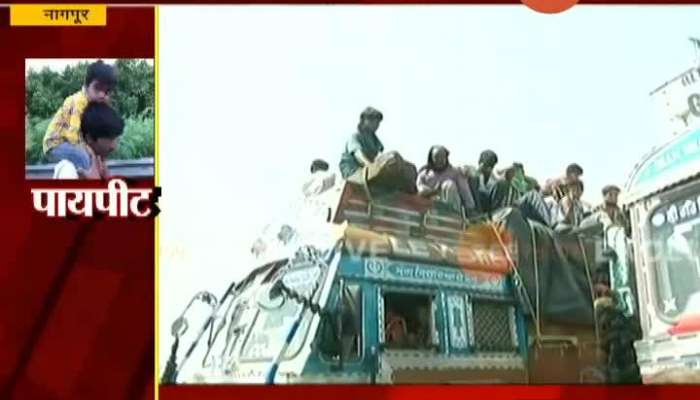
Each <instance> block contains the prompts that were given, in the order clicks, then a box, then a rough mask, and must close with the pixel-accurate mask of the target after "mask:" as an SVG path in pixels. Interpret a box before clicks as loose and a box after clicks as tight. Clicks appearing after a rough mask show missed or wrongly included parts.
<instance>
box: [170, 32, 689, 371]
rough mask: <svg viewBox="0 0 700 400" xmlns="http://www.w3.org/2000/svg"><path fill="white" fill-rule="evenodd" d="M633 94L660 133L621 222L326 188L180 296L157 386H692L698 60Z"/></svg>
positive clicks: (358, 187)
mask: <svg viewBox="0 0 700 400" xmlns="http://www.w3.org/2000/svg"><path fill="white" fill-rule="evenodd" d="M691 40H693V42H694V44H695V45H696V46H697V48H698V49H700V40H696V39H691ZM651 96H652V100H653V101H654V102H656V103H657V104H658V105H660V106H661V108H662V109H663V111H664V113H665V120H666V122H667V124H668V126H667V131H669V132H671V133H672V135H671V137H670V138H668V140H666V141H665V142H664V143H663V144H662V145H661V146H658V147H656V148H654V149H653V150H652V151H651V152H649V153H648V154H647V155H645V156H644V157H643V158H642V160H641V161H640V162H639V163H638V164H637V165H636V166H635V167H634V169H633V171H632V173H631V174H630V176H629V179H628V181H627V183H626V184H625V187H624V192H623V206H624V210H625V211H626V213H627V215H628V219H629V226H628V227H623V226H618V225H615V224H609V223H595V219H594V220H593V221H594V223H591V224H588V225H586V226H585V227H581V228H580V229H576V230H574V231H572V232H565V233H561V232H553V231H552V230H551V229H550V228H549V227H546V226H543V225H542V224H540V223H538V222H534V221H531V220H528V219H526V218H524V217H523V216H522V215H521V214H520V213H519V210H518V209H517V208H506V209H502V210H500V211H498V212H496V213H494V214H493V215H490V216H489V217H488V218H485V219H484V218H482V219H468V218H465V216H464V215H461V214H459V213H455V212H454V211H452V210H450V209H449V208H448V207H444V205H441V204H440V202H436V201H432V200H429V199H424V198H422V197H419V196H417V195H415V194H406V193H400V192H396V191H383V190H381V188H376V187H375V188H373V187H371V185H370V184H369V183H368V182H367V181H364V182H351V181H339V182H338V183H337V184H336V185H335V186H333V187H332V188H331V189H329V190H327V191H326V192H324V193H322V194H321V195H318V196H314V197H312V198H309V199H307V200H306V201H305V203H304V204H303V205H302V206H301V207H300V212H299V213H298V215H295V216H294V217H291V216H290V218H289V220H288V221H287V222H286V223H283V224H278V225H273V226H270V227H268V229H267V231H266V232H265V234H264V235H263V237H261V238H260V239H259V240H258V241H256V243H255V245H254V246H253V249H252V251H253V252H254V253H255V254H256V255H257V257H258V261H257V262H258V266H257V267H256V268H255V269H253V270H252V272H250V274H249V275H248V276H247V277H246V278H245V279H243V280H242V281H240V282H232V283H231V284H230V286H229V288H228V290H227V291H226V292H225V293H224V294H223V295H222V297H221V299H220V300H218V299H217V298H216V296H214V295H213V294H211V293H210V292H206V291H205V292H200V293H198V294H197V295H195V296H194V297H193V298H192V300H191V301H190V302H189V303H188V305H187V307H186V308H185V311H183V313H182V314H181V316H180V317H179V318H177V320H176V321H175V322H174V323H173V326H172V335H173V344H172V348H171V352H170V359H169V360H168V363H167V365H166V367H165V370H164V372H163V376H162V379H161V383H162V384H179V383H217V384H222V383H230V384H235V383H245V384H250V383H259V384H288V383H365V384H367V383H370V384H372V383H406V382H407V383H529V384H542V383H547V384H564V383H639V382H643V383H664V382H665V383H668V382H677V383H691V382H692V383H700V212H699V211H700V62H696V63H695V65H694V66H693V67H692V68H689V69H687V70H686V71H684V72H683V73H682V74H680V75H678V76H677V77H675V78H674V79H672V80H670V81H668V82H665V83H664V84H663V85H661V86H660V87H659V88H657V89H656V90H654V91H653V92H652V93H651ZM601 286H603V287H605V288H607V289H608V290H607V291H606V293H604V294H601V293H598V289H599V288H600V287H601ZM195 303H202V304H205V306H206V307H205V308H206V310H207V312H206V313H205V314H204V316H203V317H202V318H201V320H200V321H198V322H199V323H198V324H197V323H195V324H193V323H192V322H191V320H192V316H191V315H190V314H191V313H188V312H189V311H188V310H190V309H191V307H192V305H193V304H195ZM189 325H194V326H198V327H199V329H198V330H196V331H193V330H190V329H188V327H189Z"/></svg>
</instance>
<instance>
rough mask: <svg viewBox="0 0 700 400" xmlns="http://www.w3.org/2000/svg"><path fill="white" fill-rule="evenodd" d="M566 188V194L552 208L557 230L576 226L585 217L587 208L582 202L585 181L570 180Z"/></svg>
mask: <svg viewBox="0 0 700 400" xmlns="http://www.w3.org/2000/svg"><path fill="white" fill-rule="evenodd" d="M566 189H567V191H566V195H565V196H564V197H562V198H561V200H559V202H558V203H557V205H556V206H555V207H554V209H553V210H552V218H553V220H554V221H553V222H554V224H555V228H556V229H557V230H567V229H569V228H576V227H578V226H579V224H580V223H581V221H582V220H583V218H584V217H585V208H584V205H583V203H582V202H581V195H582V194H583V182H581V181H570V182H569V183H568V184H567V186H566Z"/></svg>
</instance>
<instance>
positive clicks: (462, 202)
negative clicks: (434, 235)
mask: <svg viewBox="0 0 700 400" xmlns="http://www.w3.org/2000/svg"><path fill="white" fill-rule="evenodd" d="M449 156H450V152H449V150H447V148H445V147H444V146H433V147H431V148H430V151H429V152H428V162H427V163H426V165H425V166H423V167H422V168H421V169H420V171H419V172H418V178H417V180H416V187H417V189H418V194H419V195H421V196H423V197H428V198H432V199H438V200H440V201H442V202H443V203H445V204H447V205H448V206H449V207H450V208H451V209H453V210H454V211H456V212H458V213H460V215H461V214H462V213H463V212H464V215H466V216H467V217H471V216H476V215H477V214H478V213H479V212H478V211H477V206H476V202H475V201H474V196H473V195H472V191H471V188H470V187H469V182H468V181H467V178H466V177H465V176H464V175H462V174H461V173H460V172H459V171H458V170H457V169H456V168H454V167H453V166H452V165H450V160H449Z"/></svg>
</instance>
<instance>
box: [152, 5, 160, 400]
mask: <svg viewBox="0 0 700 400" xmlns="http://www.w3.org/2000/svg"><path fill="white" fill-rule="evenodd" d="M154 8H155V9H154V15H155V23H154V27H155V39H156V43H155V57H154V59H153V63H154V64H155V108H156V109H155V130H156V132H155V133H156V134H155V149H154V151H155V160H154V168H155V185H156V186H159V185H160V168H159V166H158V164H159V161H160V156H159V154H158V153H159V152H158V147H159V146H160V129H159V121H158V118H159V115H160V110H159V106H158V99H159V96H158V79H159V69H160V58H159V51H158V50H159V27H158V21H159V10H160V9H159V7H158V6H157V5H155V6H154ZM155 228H156V232H155V233H156V237H155V249H154V250H155V290H154V303H155V339H154V343H155V349H154V353H155V368H154V370H153V374H154V375H155V376H154V378H153V386H154V387H155V388H154V390H155V397H154V398H155V400H158V388H159V387H160V365H159V364H160V361H159V360H160V348H159V338H160V331H159V326H160V324H159V323H160V317H159V315H158V308H159V293H158V289H159V286H160V285H159V267H160V265H159V256H160V217H156V221H155Z"/></svg>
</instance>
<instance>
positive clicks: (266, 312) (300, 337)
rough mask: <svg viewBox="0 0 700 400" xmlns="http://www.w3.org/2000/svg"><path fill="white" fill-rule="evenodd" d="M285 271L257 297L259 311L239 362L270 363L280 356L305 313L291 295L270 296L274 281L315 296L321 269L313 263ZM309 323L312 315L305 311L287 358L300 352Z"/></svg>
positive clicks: (287, 352)
mask: <svg viewBox="0 0 700 400" xmlns="http://www.w3.org/2000/svg"><path fill="white" fill-rule="evenodd" d="M283 271H284V272H283V275H282V276H279V277H275V278H274V279H272V280H271V282H270V284H269V285H263V286H261V287H260V291H259V292H258V294H257V296H256V302H257V308H258V310H259V312H258V314H257V316H256V318H255V321H253V324H252V326H251V329H250V331H249V332H248V334H247V337H246V339H245V342H244V343H243V347H242V349H241V356H240V360H241V361H243V362H246V361H248V362H256V361H270V360H273V359H274V358H275V357H277V355H278V353H279V352H280V351H281V350H282V347H283V345H284V341H285V339H286V338H287V335H288V334H289V332H290V329H291V328H292V325H293V324H294V322H295V321H296V320H297V318H298V317H299V313H300V312H301V311H302V305H301V304H300V303H299V302H297V301H295V300H293V299H291V298H289V297H288V296H284V295H279V296H274V295H273V296H272V297H270V293H269V288H271V287H272V286H273V284H274V282H275V281H276V280H278V279H282V280H283V282H284V284H285V285H286V286H287V287H288V288H290V289H291V290H293V291H295V292H296V293H298V294H299V295H301V296H303V297H305V298H309V297H311V296H313V294H314V293H313V292H314V288H315V287H316V285H317V284H318V283H319V280H320V279H321V275H322V271H321V269H320V268H319V267H318V266H317V265H314V264H310V263H306V264H303V265H299V266H294V267H293V268H292V269H290V270H283ZM310 321H311V313H310V311H308V310H306V311H305V314H304V317H303V319H302V321H301V324H300V326H299V328H298V329H297V331H296V334H295V335H294V337H293V338H292V341H291V343H290V345H289V347H288V348H287V351H286V353H285V358H292V357H294V356H295V355H296V353H298V352H299V350H300V349H301V347H302V345H303V343H304V339H305V338H306V335H307V333H308V330H309V326H310Z"/></svg>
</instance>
